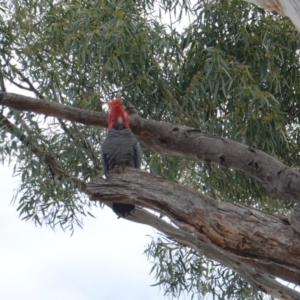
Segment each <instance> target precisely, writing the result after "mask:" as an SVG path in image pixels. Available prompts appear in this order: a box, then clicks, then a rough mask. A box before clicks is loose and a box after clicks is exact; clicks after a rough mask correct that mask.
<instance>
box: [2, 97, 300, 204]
mask: <svg viewBox="0 0 300 300" xmlns="http://www.w3.org/2000/svg"><path fill="white" fill-rule="evenodd" d="M0 105H3V106H7V107H10V108H13V109H16V110H20V111H31V112H36V113H39V114H44V115H46V116H53V117H57V118H60V119H65V120H69V121H74V122H78V123H82V124H86V125H96V126H102V127H107V121H106V119H107V115H106V114H105V113H100V112H94V111H88V110H84V109H79V108H75V107H71V106H67V105H62V104H59V103H55V102H50V101H46V100H37V99H34V98H30V97H26V96H21V95H17V94H12V93H0ZM130 127H131V130H132V131H133V133H134V134H135V135H136V136H137V137H138V139H139V141H140V142H141V146H142V148H143V149H145V150H149V151H152V152H159V153H165V154H173V155H179V156H184V157H190V158H194V159H200V160H203V161H206V162H210V163H214V164H217V165H220V166H222V167H225V168H229V169H233V170H236V171H240V172H243V173H245V174H247V175H249V176H251V177H253V178H255V179H257V180H259V181H260V182H261V184H262V186H263V188H264V190H265V193H266V194H267V195H268V196H269V197H270V198H277V199H281V200H289V201H294V202H298V203H299V202H300V197H299V195H300V173H299V172H297V171H296V170H294V169H292V168H290V167H288V166H286V165H284V164H283V163H281V162H279V161H278V160H276V159H274V158H273V157H271V156H270V155H268V154H266V153H264V152H262V151H260V150H258V149H254V148H253V147H249V146H247V145H243V144H241V143H237V142H235V141H233V140H230V139H225V138H221V137H218V136H216V135H212V134H209V133H206V132H204V131H201V130H199V129H197V128H192V127H187V126H182V125H175V124H171V123H168V122H159V121H154V120H148V119H143V118H140V117H138V116H137V115H132V116H131V121H130Z"/></svg>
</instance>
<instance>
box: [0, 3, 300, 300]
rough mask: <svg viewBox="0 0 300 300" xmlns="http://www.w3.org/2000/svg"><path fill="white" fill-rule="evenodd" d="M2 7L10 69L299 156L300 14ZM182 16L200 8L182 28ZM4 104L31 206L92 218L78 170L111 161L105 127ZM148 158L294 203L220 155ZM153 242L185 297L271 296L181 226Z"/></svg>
mask: <svg viewBox="0 0 300 300" xmlns="http://www.w3.org/2000/svg"><path fill="white" fill-rule="evenodd" d="M0 13H1V19H0V38H1V43H0V62H1V70H0V73H1V74H0V75H1V78H4V79H5V80H6V82H8V81H10V82H11V83H13V84H15V85H16V86H18V87H21V88H22V89H24V90H25V91H30V92H32V93H34V94H35V95H36V97H38V98H40V99H48V100H49V101H55V102H59V103H62V104H67V105H72V106H75V107H80V108H84V109H89V110H96V111H102V109H103V104H104V103H105V102H106V101H107V100H109V99H110V98H112V97H115V96H120V97H122V98H123V99H124V101H125V102H126V101H130V102H131V103H133V105H134V106H135V107H136V109H137V110H138V111H139V113H140V115H141V116H143V117H147V118H151V119H155V120H162V121H171V122H174V123H178V124H183V125H190V126H194V127H198V128H201V129H203V130H206V131H208V132H210V133H215V134H217V135H219V136H223V137H227V138H232V139H234V140H236V141H239V142H242V143H245V144H248V145H251V146H254V147H256V148H259V149H261V150H263V151H265V152H267V153H269V154H270V155H272V156H274V157H275V158H277V159H279V160H281V161H282V162H284V163H286V164H288V165H289V166H291V167H293V168H295V169H298V166H299V165H300V157H299V143H300V138H299V136H300V134H299V130H300V129H299V125H298V124H299V121H300V104H299V101H298V99H299V96H300V73H299V66H300V60H299V34H298V33H297V32H296V31H295V29H294V27H293V25H292V24H291V23H290V21H289V20H288V19H285V18H281V17H276V16H273V15H271V14H268V13H266V12H264V11H262V10H261V9H259V8H257V7H254V6H251V5H249V4H247V3H245V2H243V1H239V0H232V1H230V0H224V1H213V0H203V1H200V0H198V1H193V3H190V2H189V1H186V0H182V1H179V0H177V1H172V0H162V1H160V2H159V1H153V0H136V1H135V0H126V1H125V0H116V1H115V0H113V1H100V0H94V1H81V0H80V1H79V0H68V1H50V0H22V1H15V0H10V1H7V0H5V1H0ZM184 17H190V20H191V21H190V23H189V25H188V26H187V27H186V28H184V29H183V28H182V27H180V21H181V20H182V19H183V18H184ZM170 19H171V20H172V23H171V24H170V22H169V20H170ZM2 89H4V86H3V84H2ZM2 114H3V116H5V117H7V118H8V119H9V121H10V122H11V124H10V126H8V125H7V124H6V125H4V124H3V123H1V133H0V155H1V159H2V160H9V161H12V163H13V164H14V169H15V174H16V175H17V176H20V178H21V186H20V193H19V194H18V195H16V198H15V201H16V203H18V204H17V205H18V206H17V207H18V210H19V211H20V215H21V217H22V218H24V219H26V220H28V219H32V220H33V221H34V222H36V223H38V224H43V223H46V224H49V225H50V226H52V227H54V226H56V225H60V226H62V227H63V228H64V229H66V228H69V229H71V230H73V225H74V224H79V225H81V222H82V217H83V216H86V215H87V214H91V211H92V207H91V204H89V202H88V200H87V199H86V198H85V197H84V195H82V194H81V193H80V191H79V190H78V189H77V188H75V187H74V182H73V181H72V178H77V179H81V180H84V181H87V180H89V179H90V178H93V177H95V176H99V175H100V176H101V175H102V169H101V162H100V160H99V157H100V146H99V145H100V144H101V141H102V138H103V136H104V134H105V132H104V131H103V130H101V129H99V128H93V127H86V126H83V125H80V124H74V123H72V122H68V121H62V120H57V119H52V118H44V117H37V116H36V115H34V114H32V113H21V112H16V111H10V110H9V109H4V110H3V111H2ZM0 122H1V120H0ZM32 149H39V151H40V152H39V153H40V154H41V155H39V156H37V155H35V152H34V151H32ZM36 151H38V150H36ZM47 155H52V156H54V157H55V158H56V160H57V161H58V162H59V164H60V166H61V168H62V170H63V172H62V174H61V176H57V175H54V174H53V172H52V171H51V168H50V169H49V167H48V165H47V164H45V157H46V156H47ZM145 167H146V168H150V169H151V170H152V171H154V172H155V173H157V174H160V175H162V176H164V177H166V178H168V179H170V180H176V181H180V182H182V183H184V184H188V185H190V186H192V187H194V188H196V189H200V190H202V191H204V192H205V193H207V194H208V195H210V196H212V197H213V198H215V199H216V200H218V201H228V202H229V201H231V202H239V203H244V204H248V205H252V206H254V207H257V208H260V209H263V210H265V211H269V212H272V213H281V214H282V213H285V212H286V211H287V210H288V208H290V204H289V203H282V202H280V203H279V202H276V201H274V200H272V201H270V199H268V198H267V197H266V196H265V195H264V193H262V190H261V186H260V184H259V183H258V182H256V181H255V180H253V179H249V178H248V177H246V176H244V175H243V174H239V173H234V172H232V171H230V170H225V169H222V168H220V167H218V166H213V165H210V164H209V163H200V162H195V161H193V160H189V159H181V158H178V157H166V156H162V155H159V154H153V153H145ZM146 252H147V254H148V255H149V257H152V259H153V261H154V267H153V272H155V277H156V279H157V280H158V283H159V284H161V285H163V286H164V288H165V291H166V292H167V294H169V295H173V296H174V297H177V296H178V295H180V293H181V292H183V291H186V292H191V293H192V294H193V295H199V296H204V295H205V294H206V293H207V292H212V293H214V294H215V295H216V296H217V297H218V299H235V298H236V299H253V297H258V298H257V299H259V297H262V295H261V294H260V293H258V294H256V293H257V292H256V291H255V290H253V289H252V288H250V287H249V285H248V284H246V283H245V282H243V281H241V280H240V279H239V278H238V277H237V275H236V274H234V273H233V272H231V271H229V270H227V269H224V267H222V266H218V265H217V264H216V263H215V262H212V261H209V260H207V259H206V258H204V257H200V256H199V254H197V253H195V252H194V251H192V250H191V249H186V248H184V247H182V246H180V245H176V244H174V243H173V242H172V241H170V240H166V239H160V240H158V241H155V242H152V243H151V244H150V245H149V246H148V248H147V251H146ZM173 274H175V277H173ZM171 278H172V280H170V279H171ZM224 287H226V289H225V290H223V289H224ZM255 295H256V296H255ZM226 297H227V298H226Z"/></svg>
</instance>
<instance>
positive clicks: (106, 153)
mask: <svg viewBox="0 0 300 300" xmlns="http://www.w3.org/2000/svg"><path fill="white" fill-rule="evenodd" d="M141 153H142V151H141V147H140V143H139V142H138V140H137V138H136V137H135V136H134V134H133V133H132V131H131V130H130V129H127V128H125V129H114V128H113V129H110V130H108V133H107V136H106V139H105V140H104V142H103V144H102V165H103V170H104V174H105V176H106V177H107V175H108V172H109V171H111V170H113V169H114V168H115V167H116V166H122V165H125V166H128V167H132V168H137V169H139V168H140V167H141V160H142V154H141Z"/></svg>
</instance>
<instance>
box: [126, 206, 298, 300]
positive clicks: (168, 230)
mask: <svg viewBox="0 0 300 300" xmlns="http://www.w3.org/2000/svg"><path fill="white" fill-rule="evenodd" d="M130 220H131V221H133V222H137V223H142V224H146V225H150V226H151V227H153V228H155V229H157V230H158V231H159V232H162V233H164V234H165V235H167V236H169V237H171V238H173V239H174V240H175V241H176V242H178V243H180V244H182V245H185V246H188V247H190V248H192V249H194V250H195V251H197V252H199V253H200V254H202V255H205V256H206V257H207V258H209V259H213V260H215V261H218V262H220V263H222V264H223V265H225V266H227V267H229V268H231V269H232V270H234V271H235V272H237V273H238V274H239V275H240V276H241V277H242V278H244V279H245V280H247V281H248V282H249V283H251V284H252V285H254V286H255V287H257V288H258V289H259V290H262V291H264V292H266V293H268V294H270V295H271V296H273V297H275V298H277V299H290V300H292V299H294V300H295V299H298V298H299V297H300V295H299V293H298V292H297V291H295V290H292V289H290V288H288V287H286V286H284V285H282V284H281V283H279V282H278V281H277V280H275V279H274V278H273V277H271V276H269V275H267V274H268V273H270V272H272V270H270V265H266V266H267V268H266V270H267V272H265V271H263V272H262V271H261V270H260V268H256V267H254V266H253V265H252V263H251V262H250V264H249V261H245V262H244V261H243V260H244V259H243V258H242V259H238V258H232V257H230V256H227V255H224V252H222V251H219V250H217V249H216V248H214V247H213V246H212V245H211V244H209V243H206V242H204V241H202V240H200V239H198V238H197V237H196V236H195V235H194V234H192V233H190V232H188V231H186V230H183V229H181V228H176V227H174V226H172V225H171V224H169V223H167V222H166V221H164V220H163V219H161V218H158V217H156V216H155V215H153V214H151V213H149V212H148V211H146V210H142V209H136V210H134V212H133V213H132V215H131V217H130ZM261 265H263V263H261V262H259V263H258V264H257V266H258V267H260V266H261ZM257 270H259V271H260V272H257ZM264 273H265V274H264ZM294 277H295V274H294Z"/></svg>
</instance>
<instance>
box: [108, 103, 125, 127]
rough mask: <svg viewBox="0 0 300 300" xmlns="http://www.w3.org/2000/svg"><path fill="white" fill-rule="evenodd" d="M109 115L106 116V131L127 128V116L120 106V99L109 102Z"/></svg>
mask: <svg viewBox="0 0 300 300" xmlns="http://www.w3.org/2000/svg"><path fill="white" fill-rule="evenodd" d="M107 104H108V107H109V114H108V119H107V122H108V129H111V128H122V127H125V128H129V116H128V114H127V112H126V110H125V108H124V106H123V105H122V101H121V99H120V98H116V99H114V100H111V101H109V102H108V103H107Z"/></svg>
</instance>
